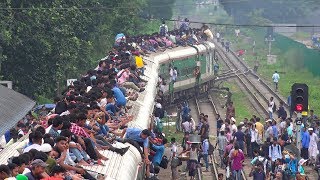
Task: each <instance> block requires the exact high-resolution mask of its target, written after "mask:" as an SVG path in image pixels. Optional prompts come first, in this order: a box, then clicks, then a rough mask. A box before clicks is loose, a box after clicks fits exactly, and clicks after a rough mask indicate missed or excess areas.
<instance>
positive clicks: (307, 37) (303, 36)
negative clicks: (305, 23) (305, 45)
mask: <svg viewBox="0 0 320 180" xmlns="http://www.w3.org/2000/svg"><path fill="white" fill-rule="evenodd" d="M310 36H311V35H310V33H306V32H296V33H294V34H293V35H292V36H291V37H292V38H293V39H297V40H310Z"/></svg>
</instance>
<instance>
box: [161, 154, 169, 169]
mask: <svg viewBox="0 0 320 180" xmlns="http://www.w3.org/2000/svg"><path fill="white" fill-rule="evenodd" d="M168 163H169V160H168V157H167V156H163V157H162V160H161V162H160V167H162V168H163V169H167V167H168Z"/></svg>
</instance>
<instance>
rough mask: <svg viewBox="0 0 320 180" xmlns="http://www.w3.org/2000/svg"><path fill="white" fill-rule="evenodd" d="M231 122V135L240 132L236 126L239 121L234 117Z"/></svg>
mask: <svg viewBox="0 0 320 180" xmlns="http://www.w3.org/2000/svg"><path fill="white" fill-rule="evenodd" d="M230 120H231V121H230V123H231V127H230V128H231V134H233V133H235V132H237V131H238V127H237V125H236V122H237V120H236V119H235V118H234V117H231V119H230Z"/></svg>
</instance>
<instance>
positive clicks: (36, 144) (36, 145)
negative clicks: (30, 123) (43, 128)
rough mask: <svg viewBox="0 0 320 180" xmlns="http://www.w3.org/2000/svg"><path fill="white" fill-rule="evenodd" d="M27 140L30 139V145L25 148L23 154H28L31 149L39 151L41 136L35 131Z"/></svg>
mask: <svg viewBox="0 0 320 180" xmlns="http://www.w3.org/2000/svg"><path fill="white" fill-rule="evenodd" d="M29 138H31V141H32V144H31V145H30V146H28V147H26V148H24V150H23V153H25V152H29V151H30V150H31V149H36V150H38V151H40V147H41V144H42V138H43V136H42V134H41V132H39V131H35V132H33V133H32V134H30V135H29Z"/></svg>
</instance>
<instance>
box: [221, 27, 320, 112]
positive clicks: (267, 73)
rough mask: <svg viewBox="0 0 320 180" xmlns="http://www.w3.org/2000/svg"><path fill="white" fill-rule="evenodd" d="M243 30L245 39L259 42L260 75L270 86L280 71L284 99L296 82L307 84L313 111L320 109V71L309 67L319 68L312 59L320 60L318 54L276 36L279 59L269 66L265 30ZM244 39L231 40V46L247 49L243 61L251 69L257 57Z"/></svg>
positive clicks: (275, 47)
mask: <svg viewBox="0 0 320 180" xmlns="http://www.w3.org/2000/svg"><path fill="white" fill-rule="evenodd" d="M241 31H242V32H243V33H244V34H245V35H246V36H250V37H251V38H252V39H254V40H255V41H256V48H255V52H256V53H257V59H258V60H259V62H260V66H259V69H258V74H259V75H260V76H261V77H262V78H264V79H265V80H266V82H268V83H269V85H270V86H273V84H272V83H271V82H272V80H271V76H272V74H273V72H274V71H278V72H279V73H280V78H281V79H280V82H279V92H280V93H281V95H282V96H283V97H287V96H288V95H289V93H290V90H291V86H292V84H293V83H306V84H307V85H308V86H309V106H310V108H311V109H314V110H318V109H320V104H319V101H320V93H319V90H318V85H319V84H320V78H319V76H317V75H318V72H319V71H313V69H311V67H310V66H313V67H315V68H317V67H318V63H316V62H317V59H319V58H313V57H317V56H316V55H318V56H319V52H317V51H315V50H310V49H307V48H306V47H305V46H303V45H302V44H300V43H296V42H294V41H293V40H290V39H288V38H286V37H283V36H281V35H276V42H275V43H274V44H273V45H272V54H276V55H277V56H278V58H277V63H276V64H272V65H268V64H267V58H266V55H267V53H268V47H267V45H266V44H265V43H264V41H263V38H264V33H263V32H264V31H263V30H262V29H258V30H257V29H254V30H253V29H244V28H243V29H241ZM231 37H234V34H228V35H227V37H226V38H227V39H234V38H231ZM243 38H244V37H240V40H238V41H235V40H232V41H231V42H232V46H233V47H242V48H243V49H246V50H247V53H246V54H245V55H244V56H243V58H244V59H245V61H246V62H247V63H248V64H249V66H250V67H253V65H254V63H255V62H254V61H255V59H256V56H254V55H253V54H252V50H251V47H252V46H251V45H250V44H248V43H247V42H245V41H243ZM311 55H312V56H311ZM309 56H311V57H309ZM311 60H313V61H311ZM317 69H318V68H317ZM235 99H236V98H235ZM233 100H234V99H233ZM234 101H236V100H234ZM317 114H318V113H317Z"/></svg>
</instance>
